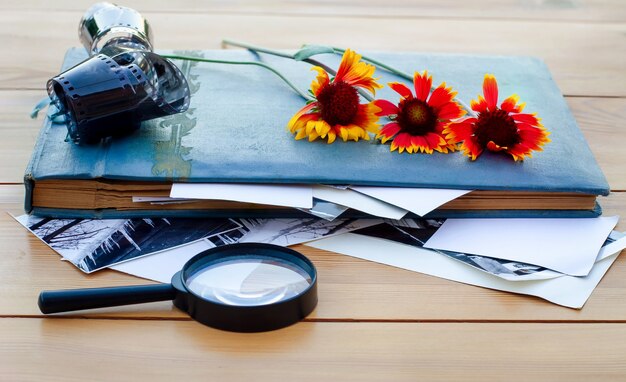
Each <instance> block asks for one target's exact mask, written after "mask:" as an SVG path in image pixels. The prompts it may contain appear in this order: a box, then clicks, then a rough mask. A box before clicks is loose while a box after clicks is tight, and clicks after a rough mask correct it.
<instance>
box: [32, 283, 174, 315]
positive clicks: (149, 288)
mask: <svg viewBox="0 0 626 382" xmlns="http://www.w3.org/2000/svg"><path fill="white" fill-rule="evenodd" d="M175 296H176V289H174V287H173V286H172V284H159V285H137V286H124V287H112V288H90V289H72V290H55V291H43V292H41V293H40V294H39V309H40V310H41V312H42V313H45V314H48V313H60V312H70V311H73V310H82V309H94V308H104V307H107V306H120V305H130V304H141V303H145V302H154V301H167V300H173V299H174V297H175Z"/></svg>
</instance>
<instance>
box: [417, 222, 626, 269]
mask: <svg viewBox="0 0 626 382" xmlns="http://www.w3.org/2000/svg"><path fill="white" fill-rule="evenodd" d="M617 221H618V217H617V216H612V217H599V218H592V219H448V220H446V221H445V222H444V223H443V225H442V226H441V227H440V228H439V229H438V230H437V232H436V233H435V234H434V235H433V236H432V237H431V238H430V239H428V241H427V242H426V244H424V247H426V248H434V249H440V250H448V251H455V252H462V253H471V254H475V255H482V256H489V257H495V258H498V259H507V260H514V261H519V262H524V263H528V264H534V265H540V266H542V267H545V268H548V269H552V270H555V271H557V272H561V273H565V274H568V275H572V276H585V275H587V274H588V273H589V271H590V270H591V267H592V266H593V263H594V262H595V260H596V256H597V255H598V252H599V251H600V248H601V247H602V244H603V243H604V241H605V240H606V238H607V236H608V235H609V233H610V232H611V230H612V229H613V227H615V225H616V224H617Z"/></svg>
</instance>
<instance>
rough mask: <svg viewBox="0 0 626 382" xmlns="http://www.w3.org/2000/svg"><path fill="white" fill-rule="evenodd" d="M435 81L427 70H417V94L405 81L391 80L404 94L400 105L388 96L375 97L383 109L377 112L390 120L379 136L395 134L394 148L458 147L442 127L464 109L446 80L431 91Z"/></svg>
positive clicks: (427, 150)
mask: <svg viewBox="0 0 626 382" xmlns="http://www.w3.org/2000/svg"><path fill="white" fill-rule="evenodd" d="M432 83H433V78H432V76H429V75H428V72H427V71H424V72H423V73H422V74H419V73H418V72H415V74H414V75H413V85H414V87H415V96H413V93H411V90H410V89H409V88H408V87H407V86H406V85H404V84H401V83H399V82H392V83H390V84H389V87H391V88H392V89H393V90H395V91H396V92H397V93H398V94H400V96H401V99H400V102H399V103H398V105H395V104H393V103H391V102H389V101H387V100H377V101H375V104H376V106H378V107H379V108H380V109H381V111H380V112H378V115H379V116H387V117H388V118H389V119H390V120H391V122H390V123H388V124H386V125H385V126H384V127H383V128H382V129H381V130H380V132H379V133H378V134H377V135H376V138H382V139H381V140H382V143H385V142H387V141H388V140H389V139H391V138H393V141H392V142H391V151H394V150H395V149H398V152H400V153H402V152H403V151H404V150H406V151H407V152H409V153H417V152H425V153H428V154H432V153H433V150H435V151H438V152H443V153H448V152H449V151H454V150H455V145H454V144H451V143H449V142H448V141H446V139H445V137H444V135H443V129H444V127H445V126H446V125H447V124H448V123H449V122H450V120H451V119H454V118H459V117H462V116H463V115H465V111H464V110H463V109H462V108H461V106H460V105H459V104H457V103H456V102H454V100H453V99H454V96H455V95H456V92H453V91H452V89H451V88H447V87H446V84H445V82H444V83H442V84H441V85H439V87H438V88H436V89H435V90H433V92H432V94H431V93H430V88H431V85H432Z"/></svg>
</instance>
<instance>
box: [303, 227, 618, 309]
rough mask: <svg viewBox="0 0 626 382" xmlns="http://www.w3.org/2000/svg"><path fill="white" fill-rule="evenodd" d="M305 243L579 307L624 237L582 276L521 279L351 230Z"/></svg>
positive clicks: (411, 269)
mask: <svg viewBox="0 0 626 382" xmlns="http://www.w3.org/2000/svg"><path fill="white" fill-rule="evenodd" d="M306 245H307V246H311V247H314V248H319V249H323V250H327V251H332V252H337V253H341V254H344V255H348V256H352V257H357V258H360V259H364V260H369V261H374V262H377V263H381V264H386V265H391V266H394V267H398V268H402V269H407V270H410V271H414V272H420V273H425V274H428V275H432V276H436V277H441V278H445V279H448V280H452V281H458V282H462V283H465V284H471V285H477V286H481V287H484V288H491V289H497V290H502V291H507V292H513V293H520V294H527V295H532V296H537V297H540V298H543V299H546V300H548V301H550V302H553V303H555V304H558V305H563V306H566V307H569V308H576V309H580V308H582V307H583V305H584V304H585V302H586V301H587V299H588V298H589V296H590V295H591V293H592V292H593V290H594V289H595V287H596V286H597V285H598V283H599V282H600V280H601V279H602V276H604V274H605V273H606V271H607V270H608V269H609V267H610V266H611V264H613V262H614V261H615V259H616V258H617V253H619V251H621V250H622V249H624V248H626V238H622V239H620V240H618V241H616V242H614V243H612V244H611V252H612V255H607V256H606V257H604V258H603V259H602V260H599V261H598V262H597V263H596V264H595V266H594V267H593V269H592V270H591V272H590V273H589V275H587V276H586V277H573V276H567V275H563V276H561V277H557V278H553V279H549V280H540V281H525V282H515V281H506V280H503V279H501V278H499V277H496V276H494V275H491V274H488V273H485V272H481V271H479V270H477V269H475V268H472V267H470V266H468V265H466V264H463V263H461V262H459V261H456V260H454V259H452V258H449V257H447V256H444V255H441V254H439V253H437V252H435V251H432V250H428V249H421V248H417V247H413V246H409V245H405V244H400V243H397V242H393V241H389V240H384V239H379V238H373V237H369V236H363V235H357V234H353V233H346V234H343V235H338V236H335V237H330V238H324V239H320V240H316V241H313V242H310V243H307V244H306ZM607 247H608V246H607ZM596 254H597V252H596Z"/></svg>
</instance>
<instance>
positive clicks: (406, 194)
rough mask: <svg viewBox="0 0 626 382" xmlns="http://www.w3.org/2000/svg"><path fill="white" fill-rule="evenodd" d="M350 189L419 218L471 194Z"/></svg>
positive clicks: (377, 188) (393, 188)
mask: <svg viewBox="0 0 626 382" xmlns="http://www.w3.org/2000/svg"><path fill="white" fill-rule="evenodd" d="M350 188H351V189H353V190H354V191H357V192H360V193H362V194H365V195H368V196H371V197H373V198H376V199H379V200H382V201H383V202H387V203H389V204H393V205H394V206H397V207H400V208H402V209H405V210H407V211H410V212H413V213H414V214H416V215H418V216H424V215H426V214H427V213H429V212H430V211H432V210H434V209H436V208H438V207H439V206H441V205H443V204H445V203H447V202H449V201H451V200H454V199H456V198H458V197H460V196H463V195H465V194H467V193H468V192H470V190H445V189H435V188H403V187H361V186H350Z"/></svg>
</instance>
